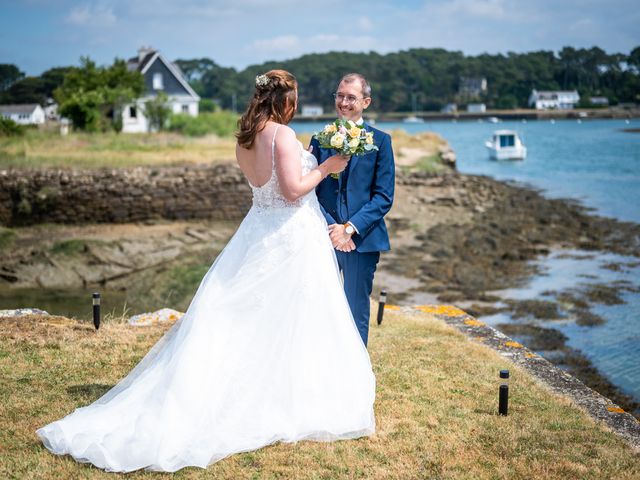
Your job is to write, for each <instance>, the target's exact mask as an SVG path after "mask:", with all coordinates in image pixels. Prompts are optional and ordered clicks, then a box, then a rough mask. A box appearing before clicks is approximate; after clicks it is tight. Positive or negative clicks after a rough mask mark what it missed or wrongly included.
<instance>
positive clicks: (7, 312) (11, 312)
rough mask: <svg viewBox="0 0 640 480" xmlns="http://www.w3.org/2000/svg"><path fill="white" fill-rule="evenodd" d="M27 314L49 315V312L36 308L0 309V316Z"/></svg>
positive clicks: (21, 315) (22, 315)
mask: <svg viewBox="0 0 640 480" xmlns="http://www.w3.org/2000/svg"><path fill="white" fill-rule="evenodd" d="M27 315H45V316H49V313H48V312H45V311H44V310H40V309H38V308H17V309H15V310H0V318H7V317H24V316H27Z"/></svg>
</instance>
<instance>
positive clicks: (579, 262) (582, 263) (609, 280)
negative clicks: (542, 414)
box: [482, 250, 640, 401]
mask: <svg viewBox="0 0 640 480" xmlns="http://www.w3.org/2000/svg"><path fill="white" fill-rule="evenodd" d="M536 265H537V266H538V267H539V268H540V270H541V272H543V274H542V275H540V276H536V277H534V278H532V279H531V281H530V282H529V283H528V285H526V286H525V287H523V288H515V289H508V290H501V291H500V292H492V293H497V294H498V295H500V296H501V297H503V298H508V299H514V300H527V299H547V300H552V299H553V298H554V295H552V294H551V292H550V290H554V291H556V292H560V291H562V290H567V289H581V288H584V287H585V286H589V285H598V284H606V285H609V286H615V285H619V286H628V287H630V288H631V289H635V290H636V291H635V292H634V291H626V290H625V289H624V288H620V289H618V293H619V294H620V296H621V297H622V299H623V300H624V302H625V303H624V304H620V305H602V304H592V306H591V308H590V309H591V311H592V312H593V313H595V314H597V315H600V316H601V317H602V318H605V319H606V322H605V323H603V324H601V325H594V326H581V325H578V324H576V323H575V322H574V321H573V320H561V321H558V320H550V321H549V320H546V321H545V320H537V321H536V323H537V324H539V325H540V326H546V327H552V328H556V329H557V330H560V331H561V332H562V333H564V334H565V335H566V336H567V338H568V340H567V342H566V344H567V346H569V347H572V348H576V349H578V350H580V351H581V352H582V353H583V354H584V355H585V356H587V357H588V358H589V360H590V361H591V362H592V363H593V365H594V366H595V367H596V368H597V369H598V370H599V371H600V372H601V373H602V374H603V375H605V376H607V377H608V378H609V379H610V380H611V382H613V383H614V384H615V385H617V386H619V387H620V388H621V389H622V390H623V391H625V392H626V393H628V394H629V395H631V396H633V397H634V398H636V399H637V400H638V401H640V315H639V314H638V312H640V293H638V291H637V289H638V287H640V265H639V262H638V259H637V258H633V257H625V256H621V255H615V254H609V253H606V254H603V253H598V254H597V255H594V253H593V252H582V251H566V250H565V251H556V252H553V253H552V254H551V255H549V256H548V257H546V258H542V259H540V260H538V261H537V262H536ZM482 320H483V321H485V322H487V323H488V324H490V325H493V326H495V325H498V324H500V323H510V322H518V320H514V319H513V318H511V317H510V316H509V315H507V314H504V313H500V314H496V315H490V316H486V317H482ZM520 321H522V320H520ZM538 353H540V354H542V355H544V352H538Z"/></svg>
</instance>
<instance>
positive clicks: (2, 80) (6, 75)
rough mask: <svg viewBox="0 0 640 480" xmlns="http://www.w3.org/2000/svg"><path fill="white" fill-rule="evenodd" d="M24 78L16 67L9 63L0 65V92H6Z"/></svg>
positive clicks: (22, 73)
mask: <svg viewBox="0 0 640 480" xmlns="http://www.w3.org/2000/svg"><path fill="white" fill-rule="evenodd" d="M23 77H24V72H21V71H20V69H19V68H18V67H16V66H15V65H13V64H11V63H0V90H6V89H7V88H9V87H10V86H11V85H13V84H14V83H16V82H17V81H18V80H20V79H21V78H23Z"/></svg>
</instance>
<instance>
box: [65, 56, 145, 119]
mask: <svg viewBox="0 0 640 480" xmlns="http://www.w3.org/2000/svg"><path fill="white" fill-rule="evenodd" d="M144 88H145V87H144V79H143V77H142V75H141V74H140V73H139V72H131V71H129V70H128V69H127V65H126V63H125V62H124V60H120V59H116V60H115V61H114V63H113V65H111V66H110V67H98V66H96V64H95V62H93V61H92V60H91V59H89V58H88V57H83V58H81V66H80V67H79V68H75V69H73V70H70V71H69V72H67V73H66V74H65V76H64V82H63V84H62V85H61V86H60V87H59V88H57V89H56V90H55V92H54V97H55V99H56V100H57V102H58V104H59V112H60V114H61V115H62V116H64V117H67V118H69V119H70V120H71V121H72V122H73V125H74V127H76V128H78V129H81V130H87V131H103V130H107V129H109V128H113V129H115V130H119V129H120V128H121V126H122V122H121V118H122V109H123V107H124V105H126V104H127V103H130V102H132V101H133V100H134V99H136V98H138V97H140V96H141V95H142V93H143V92H144Z"/></svg>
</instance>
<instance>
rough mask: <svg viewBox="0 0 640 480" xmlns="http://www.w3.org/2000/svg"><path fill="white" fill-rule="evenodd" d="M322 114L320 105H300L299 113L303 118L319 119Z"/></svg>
mask: <svg viewBox="0 0 640 480" xmlns="http://www.w3.org/2000/svg"><path fill="white" fill-rule="evenodd" d="M323 113H324V109H323V108H322V105H302V109H301V112H300V114H301V115H302V116H303V117H319V116H320V115H322V114H323Z"/></svg>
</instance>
